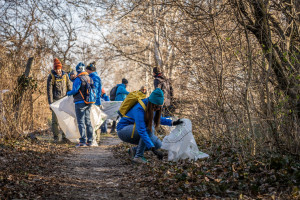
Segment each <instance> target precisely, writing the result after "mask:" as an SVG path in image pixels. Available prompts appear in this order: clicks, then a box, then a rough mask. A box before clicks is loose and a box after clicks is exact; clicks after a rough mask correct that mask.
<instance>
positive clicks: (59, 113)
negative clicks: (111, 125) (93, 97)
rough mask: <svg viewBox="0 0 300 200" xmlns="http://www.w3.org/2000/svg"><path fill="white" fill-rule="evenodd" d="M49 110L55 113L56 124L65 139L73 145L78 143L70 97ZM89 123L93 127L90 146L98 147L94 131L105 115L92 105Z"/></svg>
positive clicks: (56, 103) (55, 103) (53, 104)
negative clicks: (92, 138)
mask: <svg viewBox="0 0 300 200" xmlns="http://www.w3.org/2000/svg"><path fill="white" fill-rule="evenodd" d="M50 107H51V109H52V110H53V111H54V112H55V114H56V117H57V119H58V124H59V126H60V128H61V129H62V131H63V132H64V133H65V135H66V137H67V138H68V139H69V140H70V141H71V142H74V143H77V142H79V138H80V134H79V130H78V125H77V120H76V114H75V104H74V103H73V97H72V96H69V97H68V96H66V97H64V98H62V99H60V100H58V101H56V102H54V103H52V104H51V105H50ZM90 117H91V123H92V126H93V132H94V135H93V137H94V140H93V143H92V146H98V144H97V142H96V133H95V131H96V130H97V129H99V127H100V126H101V124H102V123H103V122H104V120H105V119H106V114H105V113H103V112H101V110H100V108H99V107H98V106H95V105H92V108H91V112H90Z"/></svg>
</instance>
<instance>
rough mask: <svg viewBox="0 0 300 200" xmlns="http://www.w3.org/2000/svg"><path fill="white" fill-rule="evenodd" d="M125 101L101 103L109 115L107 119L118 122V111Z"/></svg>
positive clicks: (103, 109)
mask: <svg viewBox="0 0 300 200" xmlns="http://www.w3.org/2000/svg"><path fill="white" fill-rule="evenodd" d="M122 102H123V101H101V104H102V107H103V108H102V109H101V110H102V111H103V112H104V113H105V114H106V115H107V119H111V120H114V121H115V120H116V119H117V117H118V110H119V108H120V106H121V104H122Z"/></svg>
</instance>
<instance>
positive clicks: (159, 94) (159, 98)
mask: <svg viewBox="0 0 300 200" xmlns="http://www.w3.org/2000/svg"><path fill="white" fill-rule="evenodd" d="M149 101H150V102H151V103H153V104H156V105H163V103H164V93H163V91H162V90H161V89H160V88H156V89H155V90H154V91H153V92H152V93H151V94H150V97H149Z"/></svg>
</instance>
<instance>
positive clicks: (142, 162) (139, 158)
mask: <svg viewBox="0 0 300 200" xmlns="http://www.w3.org/2000/svg"><path fill="white" fill-rule="evenodd" d="M133 162H136V163H141V164H147V163H148V160H147V159H146V158H144V157H137V158H133Z"/></svg>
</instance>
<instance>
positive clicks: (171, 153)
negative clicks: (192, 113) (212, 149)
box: [161, 119, 209, 162]
mask: <svg viewBox="0 0 300 200" xmlns="http://www.w3.org/2000/svg"><path fill="white" fill-rule="evenodd" d="M182 120H183V123H182V124H180V125H177V126H176V128H175V129H174V130H172V131H171V133H170V134H169V135H167V136H165V137H164V139H163V141H162V147H161V148H162V149H165V150H167V151H168V160H169V161H175V162H176V161H178V160H180V159H189V160H195V161H196V160H198V159H204V158H208V157H209V155H208V154H206V153H203V152H201V151H199V149H198V146H197V144H196V141H195V138H194V136H193V133H192V123H191V121H190V120H189V119H182Z"/></svg>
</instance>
